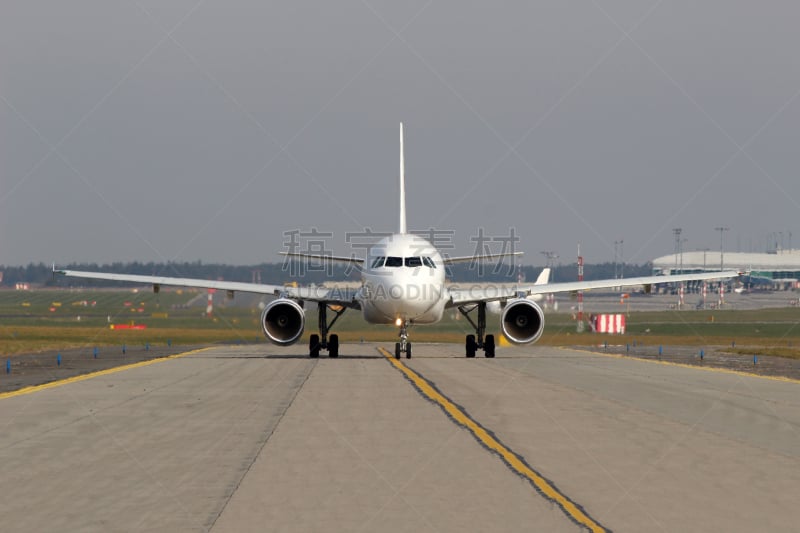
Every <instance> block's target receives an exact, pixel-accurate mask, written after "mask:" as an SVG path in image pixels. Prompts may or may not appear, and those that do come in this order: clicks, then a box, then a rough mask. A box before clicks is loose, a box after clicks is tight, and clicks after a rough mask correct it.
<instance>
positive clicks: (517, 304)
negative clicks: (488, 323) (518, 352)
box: [500, 298, 544, 344]
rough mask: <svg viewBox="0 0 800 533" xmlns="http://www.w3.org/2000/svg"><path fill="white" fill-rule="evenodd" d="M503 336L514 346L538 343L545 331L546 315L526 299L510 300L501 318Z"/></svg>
mask: <svg viewBox="0 0 800 533" xmlns="http://www.w3.org/2000/svg"><path fill="white" fill-rule="evenodd" d="M500 326H501V327H502V328H503V335H504V336H505V338H506V339H508V340H509V342H513V343H514V344H530V343H531V342H536V341H537V340H539V337H541V336H542V332H543V331H544V313H543V312H542V309H541V308H540V307H539V306H538V305H536V304H535V303H534V302H532V301H530V300H527V299H525V298H518V299H515V300H509V301H508V303H507V304H506V306H505V308H503V315H502V317H501V318H500Z"/></svg>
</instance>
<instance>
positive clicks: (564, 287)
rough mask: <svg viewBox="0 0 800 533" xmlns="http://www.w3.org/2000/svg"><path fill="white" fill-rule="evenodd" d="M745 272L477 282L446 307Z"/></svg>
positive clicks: (455, 292) (452, 295) (454, 296)
mask: <svg viewBox="0 0 800 533" xmlns="http://www.w3.org/2000/svg"><path fill="white" fill-rule="evenodd" d="M741 274H742V272H738V271H736V270H726V271H720V272H704V273H701V274H677V275H674V276H641V277H638V278H623V279H601V280H593V281H573V282H566V283H547V284H536V285H524V286H521V287H518V288H507V287H499V286H491V285H490V286H485V285H474V286H472V287H466V288H457V289H455V288H454V289H449V293H450V299H449V300H448V302H447V307H457V306H459V305H464V304H470V303H478V302H494V301H499V300H509V299H511V298H516V297H518V296H523V297H525V296H531V295H534V294H552V293H556V292H574V291H588V290H592V289H610V288H613V287H634V286H639V285H656V284H659V283H678V282H681V281H702V280H716V279H728V278H735V277H738V276H740V275H741Z"/></svg>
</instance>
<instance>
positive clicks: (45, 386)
mask: <svg viewBox="0 0 800 533" xmlns="http://www.w3.org/2000/svg"><path fill="white" fill-rule="evenodd" d="M210 349H211V347H206V348H198V349H196V350H189V351H188V352H181V353H176V354H172V355H167V356H164V357H156V358H154V359H148V360H147V361H139V362H138V363H130V364H127V365H122V366H115V367H113V368H106V369H104V370H98V371H97V372H89V373H87V374H80V375H79V376H72V377H69V378H65V379H59V380H56V381H51V382H49V383H42V384H41V385H31V386H30V387H23V388H21V389H17V390H14V391H9V392H3V393H0V400H5V399H6V398H14V397H16V396H24V395H26V394H32V393H34V392H39V391H42V390H47V389H54V388H56V387H61V386H62V385H68V384H70V383H77V382H79V381H86V380H87V379H92V378H97V377H101V376H108V375H110V374H116V373H117V372H123V371H125V370H131V369H134V368H141V367H144V366H149V365H154V364H156V363H161V362H163V361H169V360H171V359H178V358H181V357H186V356H187V355H194V354H196V353H200V352H204V351H206V350H210Z"/></svg>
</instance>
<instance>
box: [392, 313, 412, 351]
mask: <svg viewBox="0 0 800 533" xmlns="http://www.w3.org/2000/svg"><path fill="white" fill-rule="evenodd" d="M401 353H405V354H406V359H411V343H410V342H408V323H407V322H403V324H402V325H401V326H400V342H396V343H394V358H395V359H400V354H401Z"/></svg>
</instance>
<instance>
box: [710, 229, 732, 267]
mask: <svg viewBox="0 0 800 533" xmlns="http://www.w3.org/2000/svg"><path fill="white" fill-rule="evenodd" d="M714 229H715V230H717V231H718V232H719V269H720V270H722V269H723V268H724V267H725V261H724V259H725V256H724V252H723V247H722V245H723V236H724V235H725V232H726V231H728V230H729V229H731V228H729V227H727V226H717V227H716V228H714Z"/></svg>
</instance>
